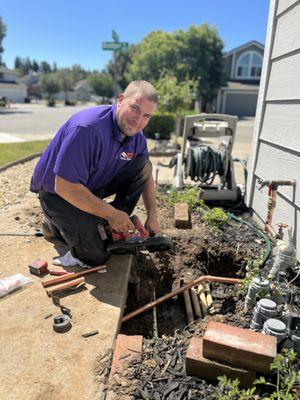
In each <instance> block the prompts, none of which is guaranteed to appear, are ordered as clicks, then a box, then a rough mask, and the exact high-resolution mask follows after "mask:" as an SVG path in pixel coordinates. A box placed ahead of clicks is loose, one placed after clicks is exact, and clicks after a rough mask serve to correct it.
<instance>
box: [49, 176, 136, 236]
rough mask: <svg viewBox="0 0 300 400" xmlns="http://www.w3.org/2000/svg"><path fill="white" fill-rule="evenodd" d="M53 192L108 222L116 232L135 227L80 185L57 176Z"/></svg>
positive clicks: (120, 212)
mask: <svg viewBox="0 0 300 400" xmlns="http://www.w3.org/2000/svg"><path fill="white" fill-rule="evenodd" d="M54 189H55V192H56V193H57V194H58V195H59V196H60V197H62V198H63V199H64V200H66V201H67V202H69V203H70V204H72V205H73V206H75V207H77V208H79V209H80V210H82V211H85V212H87V213H89V214H93V215H96V216H97V217H101V218H104V219H106V220H107V221H108V223H109V225H110V226H111V228H112V229H114V230H116V231H117V232H128V231H129V230H131V229H132V230H134V229H135V227H134V225H133V223H132V222H131V220H130V218H129V216H128V215H127V214H126V213H125V212H123V211H120V210H117V209H116V208H114V207H113V206H111V205H110V204H108V203H106V202H105V201H103V200H101V199H99V198H98V197H97V196H95V195H94V194H93V193H92V192H91V191H90V190H89V189H87V188H86V187H85V186H84V185H82V184H81V183H71V182H69V181H67V180H65V179H63V178H60V177H59V176H58V175H56V177H55V188H54Z"/></svg>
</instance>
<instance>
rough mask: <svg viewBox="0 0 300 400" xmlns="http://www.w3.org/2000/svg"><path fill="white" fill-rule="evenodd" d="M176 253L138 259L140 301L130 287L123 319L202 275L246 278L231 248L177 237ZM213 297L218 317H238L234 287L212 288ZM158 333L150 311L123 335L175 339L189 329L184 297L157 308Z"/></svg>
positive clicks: (130, 324) (124, 327)
mask: <svg viewBox="0 0 300 400" xmlns="http://www.w3.org/2000/svg"><path fill="white" fill-rule="evenodd" d="M172 240H173V243H174V249H173V250H172V251H170V252H165V253H156V254H155V255H151V256H149V255H147V254H140V255H139V256H138V257H137V260H136V261H137V262H136V266H135V269H136V273H137V276H138V278H139V280H140V284H139V295H140V297H139V299H137V298H136V295H137V286H136V285H134V284H130V285H129V288H128V289H129V290H128V298H127V304H126V309H125V312H124V315H126V314H127V313H129V312H131V311H133V310H135V309H137V308H139V307H141V306H143V305H145V304H147V303H149V302H150V301H153V300H154V291H155V296H156V298H159V297H161V296H163V295H165V294H166V293H169V292H171V291H172V290H174V289H175V288H178V287H179V282H180V280H181V279H184V281H185V282H190V281H192V280H193V279H196V278H197V277H199V276H202V275H214V276H222V277H234V278H236V277H239V278H243V276H244V273H245V271H244V270H245V268H244V261H243V260H242V259H241V258H239V257H235V254H234V253H233V252H232V251H231V249H230V248H227V249H225V248H224V246H223V247H222V248H221V249H219V250H220V251H219V252H218V253H217V248H211V247H210V248H209V250H207V247H206V246H205V245H204V243H203V240H202V238H193V240H191V237H174V238H172ZM211 290H212V296H213V298H214V301H215V312H216V313H218V314H228V313H229V314H235V313H236V311H237V304H238V297H237V295H236V287H234V286H233V285H224V284H212V285H211ZM156 316H157V332H155V320H154V314H153V310H150V311H147V312H145V313H144V314H141V315H139V316H137V317H135V318H133V319H132V320H130V321H128V322H126V323H124V324H123V325H122V327H121V333H124V334H127V335H143V336H144V337H146V338H151V337H153V336H154V335H155V334H157V335H158V336H159V337H161V336H162V335H173V334H174V332H175V331H176V330H178V329H179V330H182V329H184V328H185V327H186V325H187V320H186V312H185V305H184V300H183V296H182V295H179V296H176V297H174V298H172V299H170V300H168V301H166V302H165V303H163V304H161V305H159V306H157V307H156Z"/></svg>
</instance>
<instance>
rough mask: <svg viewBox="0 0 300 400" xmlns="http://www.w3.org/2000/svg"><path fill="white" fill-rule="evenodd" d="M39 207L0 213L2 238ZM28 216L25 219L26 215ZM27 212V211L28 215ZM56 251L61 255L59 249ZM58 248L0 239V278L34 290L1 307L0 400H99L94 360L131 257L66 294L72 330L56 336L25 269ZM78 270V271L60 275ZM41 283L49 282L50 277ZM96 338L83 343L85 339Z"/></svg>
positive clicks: (115, 325)
mask: <svg viewBox="0 0 300 400" xmlns="http://www.w3.org/2000/svg"><path fill="white" fill-rule="evenodd" d="M36 203H37V200H36V198H35V197H34V196H32V195H29V196H26V197H25V199H24V201H23V202H22V204H18V205H15V206H12V207H10V208H9V209H8V210H6V211H4V210H2V211H0V232H7V231H9V232H12V231H20V230H21V231H24V227H22V226H20V222H18V218H22V219H23V218H26V215H28V212H33V213H34V212H35V211H34V210H35V209H36V208H35V207H37V204H36ZM24 210H27V214H26V213H24ZM30 210H32V211H30ZM57 249H58V250H61V248H57ZM57 249H56V248H55V247H54V246H53V244H52V243H49V242H47V241H45V240H44V239H43V238H35V237H0V272H1V275H0V279H2V278H5V277H7V276H10V275H13V274H16V273H22V274H23V275H25V276H27V277H29V278H30V280H31V281H32V283H31V284H30V285H28V286H27V287H25V288H24V289H23V290H20V291H17V292H15V293H13V294H11V295H9V296H7V297H5V298H3V299H2V300H1V306H0V319H1V335H0V363H1V365H2V366H3V368H1V371H0V387H1V398H3V399H6V400H18V399H22V400H32V399H41V400H47V399H49V400H50V399H51V400H53V399H64V400H69V399H70V400H71V399H72V400H76V399H78V400H79V399H80V400H82V399H85V400H96V399H100V395H101V387H100V384H99V383H98V382H97V368H99V360H100V359H101V357H102V356H103V355H104V354H105V353H107V351H108V350H109V349H111V348H112V347H113V345H114V340H115V337H116V335H117V333H118V331H119V325H120V319H121V317H122V315H123V310H124V306H125V302H126V294H127V283H128V280H129V276H130V268H131V262H132V256H122V257H112V258H111V259H110V260H109V262H108V263H107V272H106V273H103V274H99V273H93V274H91V275H88V276H87V277H86V282H87V283H86V289H84V290H81V291H74V292H73V293H68V294H65V295H64V297H62V298H61V303H62V304H63V305H65V306H66V307H68V308H70V309H71V312H72V329H71V330H70V331H69V332H66V333H63V334H59V333H56V332H54V331H53V329H52V322H53V317H51V318H49V319H44V317H45V316H46V315H47V314H49V313H52V314H53V316H56V315H58V314H60V310H59V308H58V307H56V306H55V305H53V303H52V301H51V299H50V298H49V297H48V296H47V295H46V292H45V289H44V288H43V287H42V285H41V278H38V277H35V276H33V275H30V274H29V271H28V267H27V266H28V264H29V263H30V262H32V261H33V260H35V259H37V258H39V257H40V258H43V259H45V260H47V261H48V264H49V267H51V268H52V269H55V268H56V269H59V270H61V269H62V268H60V267H55V266H52V259H53V257H54V256H57V255H58V253H57ZM65 269H66V270H69V271H71V270H72V271H76V272H77V271H78V270H79V268H75V267H73V268H65ZM43 279H49V276H48V277H46V278H43ZM93 330H98V331H99V334H98V335H95V336H92V337H89V338H83V337H81V335H82V334H83V333H86V332H90V331H93Z"/></svg>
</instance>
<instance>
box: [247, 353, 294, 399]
mask: <svg viewBox="0 0 300 400" xmlns="http://www.w3.org/2000/svg"><path fill="white" fill-rule="evenodd" d="M296 362H297V354H296V353H295V352H294V351H293V350H292V349H283V350H282V353H281V354H278V355H277V356H276V357H275V359H274V361H273V363H272V364H271V370H272V371H275V372H276V384H275V383H272V382H268V381H266V379H265V378H264V377H262V376H261V377H260V378H259V379H257V380H256V381H254V384H255V385H268V386H271V387H273V388H275V390H274V392H273V393H271V394H270V395H269V396H267V397H263V400H293V399H295V398H296V397H295V395H296V392H295V386H296V384H298V385H299V384H300V371H296V369H295V364H296Z"/></svg>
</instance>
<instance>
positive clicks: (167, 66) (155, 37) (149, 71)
mask: <svg viewBox="0 0 300 400" xmlns="http://www.w3.org/2000/svg"><path fill="white" fill-rule="evenodd" d="M182 49H183V41H182V38H180V37H179V36H178V35H174V34H172V33H167V32H163V31H153V32H151V33H150V34H149V35H147V36H146V37H145V38H143V39H142V41H141V42H140V43H139V44H138V45H137V46H136V51H135V52H134V54H133V57H132V64H131V66H130V68H129V77H130V80H135V79H145V80H148V81H152V82H153V81H157V80H158V79H159V78H160V75H161V73H162V72H163V71H167V72H169V73H172V74H174V75H175V76H176V77H177V78H179V79H180V80H182V79H184V78H185V75H186V74H185V71H184V66H183V65H182V60H181V51H182ZM182 72H183V73H182Z"/></svg>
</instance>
